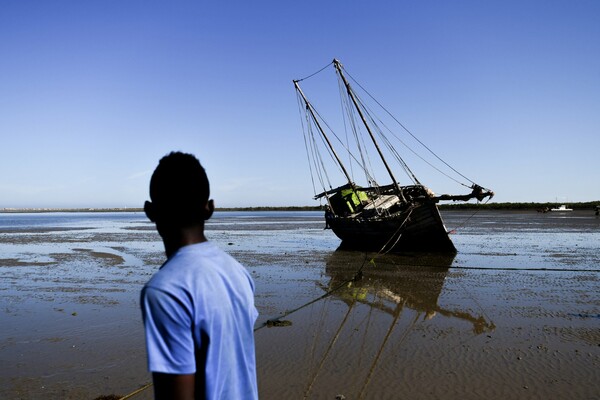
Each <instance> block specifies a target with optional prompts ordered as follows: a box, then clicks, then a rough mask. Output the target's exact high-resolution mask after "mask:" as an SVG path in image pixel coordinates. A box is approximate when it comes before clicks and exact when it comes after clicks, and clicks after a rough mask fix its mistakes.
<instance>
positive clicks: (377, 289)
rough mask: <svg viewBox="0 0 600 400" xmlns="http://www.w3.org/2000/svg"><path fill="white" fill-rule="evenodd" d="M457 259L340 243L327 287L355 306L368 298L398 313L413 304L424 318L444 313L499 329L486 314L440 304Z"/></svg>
mask: <svg viewBox="0 0 600 400" xmlns="http://www.w3.org/2000/svg"><path fill="white" fill-rule="evenodd" d="M453 260H454V254H437V253H413V254H410V253H404V254H386V255H380V254H379V255H375V254H374V253H373V254H368V253H357V252H353V251H346V250H340V249H338V250H337V251H335V252H334V253H332V254H331V256H330V257H329V258H328V260H327V263H326V274H327V275H328V276H329V277H330V280H329V282H328V283H327V286H326V287H324V288H323V289H324V290H326V291H332V292H333V295H334V296H336V297H337V298H339V299H341V300H342V301H344V302H345V303H347V304H348V305H349V306H351V305H353V304H354V303H356V302H358V303H363V304H366V305H369V306H370V307H373V308H376V309H379V310H381V311H384V312H386V313H389V314H391V315H394V316H396V315H397V314H398V313H400V312H401V311H402V309H403V308H404V307H408V308H410V309H412V310H414V311H416V312H418V313H419V314H422V315H423V318H424V319H431V318H433V317H435V316H436V315H438V314H439V315H443V316H445V317H451V318H458V319H461V320H464V321H467V322H469V323H470V324H472V326H473V332H474V333H475V334H481V333H483V332H487V331H491V330H493V329H494V328H495V326H494V324H493V323H492V322H490V321H487V320H486V318H485V317H484V316H475V315H473V314H471V313H469V312H467V311H456V310H449V309H445V308H442V307H440V306H439V305H438V299H439V296H440V293H441V291H442V288H443V286H444V282H445V280H446V276H447V274H448V270H449V268H450V265H451V264H452V261H453Z"/></svg>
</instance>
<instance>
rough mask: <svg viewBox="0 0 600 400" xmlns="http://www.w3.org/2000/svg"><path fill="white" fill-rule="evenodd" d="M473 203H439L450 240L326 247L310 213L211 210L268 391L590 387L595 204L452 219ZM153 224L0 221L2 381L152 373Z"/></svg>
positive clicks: (89, 379)
mask: <svg viewBox="0 0 600 400" xmlns="http://www.w3.org/2000/svg"><path fill="white" fill-rule="evenodd" d="M470 215H471V213H469V212H448V213H445V214H444V218H445V221H446V225H447V227H448V228H449V229H453V228H459V229H457V232H456V234H454V235H453V240H454V242H455V244H456V246H457V248H458V249H459V253H458V254H457V255H456V256H455V257H437V256H434V255H406V256H392V255H388V256H381V255H376V254H372V253H371V254H365V253H356V252H347V251H335V249H336V247H337V244H338V241H337V239H336V238H335V237H334V236H333V234H332V233H331V231H328V230H327V231H325V230H323V223H322V221H321V217H322V216H321V215H320V214H319V213H291V214H290V213H241V214H240V213H222V214H219V215H216V216H215V218H214V219H213V220H211V222H210V224H209V225H208V226H207V230H208V236H209V237H210V238H211V240H214V241H215V242H217V243H218V244H219V245H220V246H221V247H222V248H224V249H225V250H226V251H228V252H229V253H231V254H233V255H234V256H235V257H236V258H238V259H239V260H240V261H241V262H242V263H243V264H244V265H246V266H247V268H248V269H249V271H250V272H251V274H252V276H253V277H254V279H255V283H256V304H257V307H258V309H259V311H260V314H261V315H260V317H259V320H258V322H257V331H256V345H257V364H258V365H257V366H258V375H259V391H260V397H261V398H263V399H281V398H286V399H287V398H290V399H296V398H299V399H301V398H309V399H336V397H338V398H346V399H361V398H363V399H398V398H409V399H431V398H444V399H455V398H456V399H459V398H460V399H481V398H488V399H521V398H540V399H546V398H551V399H595V398H599V397H600V383H599V382H600V379H599V378H600V372H599V371H600V273H599V272H598V271H599V269H600V254H599V253H600V252H599V251H598V243H600V219H598V218H595V217H594V216H593V214H592V213H590V215H589V216H588V215H587V214H584V213H578V212H576V213H573V214H572V215H571V216H569V217H558V216H550V215H547V214H537V213H525V212H520V213H506V212H485V213H483V214H481V213H480V214H478V215H476V216H475V217H473V218H471V219H470V220H469V222H468V223H467V225H465V226H461V224H462V223H463V221H464V220H466V219H467V218H469V217H470ZM98 218H100V217H98ZM1 221H2V220H1V219H0V225H1ZM65 225H66V226H65ZM151 228H152V227H151V225H149V224H147V223H145V222H144V221H143V219H142V218H140V217H139V216H136V217H135V218H133V220H132V221H129V220H127V219H119V220H117V221H116V222H115V221H109V222H102V223H99V222H96V221H95V220H90V221H84V222H78V223H69V224H60V223H58V222H57V223H55V224H54V225H53V224H52V223H49V224H45V225H44V226H42V227H36V228H35V229H12V228H7V227H4V228H3V227H0V271H1V275H0V276H1V280H0V301H1V303H0V304H2V309H1V310H0V326H1V327H2V328H1V329H0V398H3V399H4V398H6V399H38V398H46V399H93V398H96V397H98V396H100V395H109V394H119V395H125V394H128V393H131V392H133V391H134V390H135V389H137V388H138V387H141V386H143V385H145V384H146V383H147V382H149V381H150V376H149V374H148V373H147V372H146V367H145V350H144V342H143V336H142V329H141V316H140V312H139V305H138V296H139V290H140V288H141V286H142V285H143V283H144V282H145V281H146V280H147V279H148V278H149V277H150V275H151V274H152V273H153V271H155V270H156V269H157V268H158V267H159V266H160V263H161V262H162V258H163V255H162V245H161V243H160V240H159V237H158V236H157V235H156V234H155V233H154V232H153V230H152V229H151ZM358 270H360V271H361V272H362V273H361V274H358V276H357V274H356V271H358ZM332 289H336V290H335V291H334V292H333V293H332V294H331V295H330V296H326V297H324V298H323V299H321V300H319V301H316V302H314V303H312V304H309V305H306V304H307V303H309V302H311V301H312V300H314V299H317V298H320V297H322V296H323V295H325V294H326V293H328V292H329V291H331V290H332ZM298 308H299V309H298ZM296 309H298V310H297V311H294V312H292V313H291V314H288V315H286V312H288V311H291V310H296ZM277 317H281V318H280V319H279V320H280V321H283V322H284V323H281V324H269V325H277V326H267V324H266V322H267V320H269V319H275V318H277ZM342 396H343V397H342ZM149 398H152V390H151V389H149V390H146V391H144V392H142V393H141V394H139V395H137V396H135V397H134V399H149Z"/></svg>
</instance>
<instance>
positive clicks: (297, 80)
mask: <svg viewBox="0 0 600 400" xmlns="http://www.w3.org/2000/svg"><path fill="white" fill-rule="evenodd" d="M331 64H333V61H331V62H330V63H329V64H327V65H326V66H324V67H323V68H321V69H320V70H318V71H317V72H315V73H312V74H310V75H308V76H307V77H304V78H302V79H296V82H302V81H303V80H305V79H309V78H312V77H313V76H315V75H317V74H318V73H320V72H322V71H323V70H325V69H326V68H327V67H329V66H330V65H331Z"/></svg>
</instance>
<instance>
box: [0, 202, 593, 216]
mask: <svg viewBox="0 0 600 400" xmlns="http://www.w3.org/2000/svg"><path fill="white" fill-rule="evenodd" d="M567 204H568V205H569V207H570V208H572V209H573V210H592V211H594V210H597V208H598V207H600V200H596V201H587V202H578V203H567ZM557 205H558V203H533V202H532V203H487V204H478V203H464V204H439V208H440V210H475V209H480V210H522V211H540V210H544V209H550V208H553V207H556V206H557ZM322 210H323V208H322V207H321V206H256V207H218V208H216V209H215V211H221V212H231V211H250V212H252V211H256V212H258V211H260V212H264V211H322ZM143 211H144V209H143V208H141V207H100V208H93V207H88V208H85V207H82V208H53V207H32V208H17V207H4V208H0V214H26V213H30V214H33V213H80V212H96V213H103V212H143Z"/></svg>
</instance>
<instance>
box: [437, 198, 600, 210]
mask: <svg viewBox="0 0 600 400" xmlns="http://www.w3.org/2000/svg"><path fill="white" fill-rule="evenodd" d="M565 204H567V205H568V207H569V208H572V209H573V210H594V209H596V206H599V205H600V200H598V201H588V202H584V203H565ZM559 205H560V204H558V203H533V202H532V203H485V204H484V203H460V204H440V209H442V210H472V209H475V208H478V209H482V208H483V209H486V210H544V209H550V208H555V207H557V206H559Z"/></svg>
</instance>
